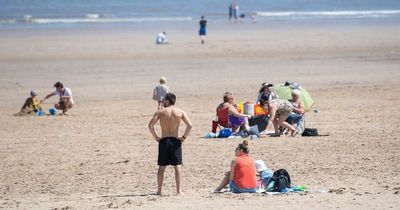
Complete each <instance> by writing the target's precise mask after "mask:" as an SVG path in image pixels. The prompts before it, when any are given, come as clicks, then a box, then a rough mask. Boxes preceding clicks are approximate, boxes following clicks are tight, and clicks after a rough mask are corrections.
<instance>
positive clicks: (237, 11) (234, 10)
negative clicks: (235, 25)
mask: <svg viewBox="0 0 400 210" xmlns="http://www.w3.org/2000/svg"><path fill="white" fill-rule="evenodd" d="M233 17H234V18H235V20H237V19H238V18H239V4H238V3H237V2H236V1H235V5H234V7H233Z"/></svg>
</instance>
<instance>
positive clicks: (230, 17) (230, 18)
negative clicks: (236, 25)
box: [229, 3, 233, 20]
mask: <svg viewBox="0 0 400 210" xmlns="http://www.w3.org/2000/svg"><path fill="white" fill-rule="evenodd" d="M232 16H233V3H231V4H229V20H232Z"/></svg>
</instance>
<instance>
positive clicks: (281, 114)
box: [267, 99, 298, 137]
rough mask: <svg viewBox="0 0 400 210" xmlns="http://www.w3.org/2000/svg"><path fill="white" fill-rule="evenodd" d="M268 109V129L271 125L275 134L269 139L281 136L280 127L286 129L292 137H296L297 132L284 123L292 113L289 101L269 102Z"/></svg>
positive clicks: (276, 100) (277, 100)
mask: <svg viewBox="0 0 400 210" xmlns="http://www.w3.org/2000/svg"><path fill="white" fill-rule="evenodd" d="M268 109H269V114H270V118H269V122H268V127H270V126H271V125H273V126H274V129H275V133H274V134H272V135H271V137H279V136H280V135H281V133H280V132H279V128H280V127H282V128H287V129H288V130H289V131H290V132H291V135H292V136H293V137H294V136H296V134H297V132H298V131H297V130H296V129H295V128H294V127H293V126H291V125H290V124H289V123H287V122H286V119H287V118H288V117H289V115H290V113H291V112H292V111H293V105H292V104H291V103H290V102H289V101H287V100H283V99H274V100H270V101H268ZM268 127H267V130H268Z"/></svg>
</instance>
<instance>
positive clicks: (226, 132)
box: [218, 128, 232, 138]
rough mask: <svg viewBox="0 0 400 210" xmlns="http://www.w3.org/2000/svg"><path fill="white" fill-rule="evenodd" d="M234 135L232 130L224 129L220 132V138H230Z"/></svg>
mask: <svg viewBox="0 0 400 210" xmlns="http://www.w3.org/2000/svg"><path fill="white" fill-rule="evenodd" d="M231 135H232V129H231V128H224V129H221V130H220V131H219V134H218V138H228V137H229V136H231Z"/></svg>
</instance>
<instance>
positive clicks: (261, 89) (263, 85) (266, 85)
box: [258, 82, 274, 93]
mask: <svg viewBox="0 0 400 210" xmlns="http://www.w3.org/2000/svg"><path fill="white" fill-rule="evenodd" d="M272 86H274V85H273V84H270V83H268V82H263V83H262V84H261V88H260V90H259V91H258V92H259V93H262V92H264V88H265V87H272Z"/></svg>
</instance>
